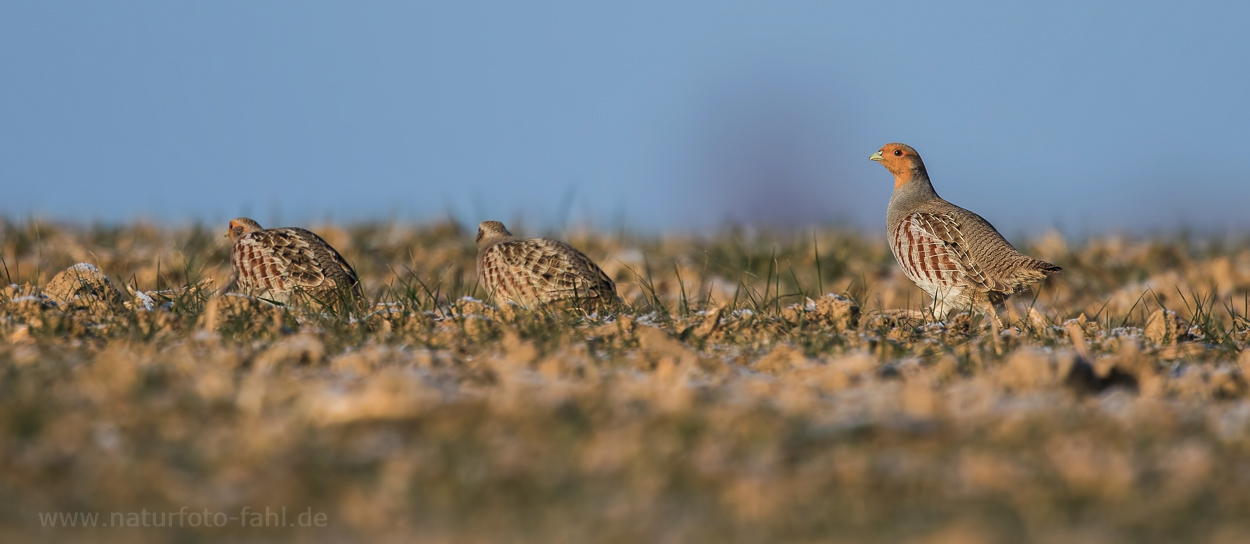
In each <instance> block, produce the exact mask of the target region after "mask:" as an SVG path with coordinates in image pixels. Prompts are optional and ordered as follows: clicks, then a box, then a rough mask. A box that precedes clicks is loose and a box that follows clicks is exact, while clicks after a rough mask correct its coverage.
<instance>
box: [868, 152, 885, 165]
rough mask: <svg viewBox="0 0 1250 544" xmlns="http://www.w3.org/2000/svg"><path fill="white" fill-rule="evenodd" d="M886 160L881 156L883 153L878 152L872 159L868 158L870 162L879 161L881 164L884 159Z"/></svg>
mask: <svg viewBox="0 0 1250 544" xmlns="http://www.w3.org/2000/svg"><path fill="white" fill-rule="evenodd" d="M884 158H885V157H884V156H882V155H881V152H880V151H878V152H876V153H873V154H872V156H871V157H868V160H870V161H878V162H880V161H881V159H884Z"/></svg>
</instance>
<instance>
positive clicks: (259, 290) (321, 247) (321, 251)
mask: <svg viewBox="0 0 1250 544" xmlns="http://www.w3.org/2000/svg"><path fill="white" fill-rule="evenodd" d="M226 236H229V237H230V240H231V241H232V242H234V249H232V250H231V251H230V263H231V264H232V265H233V266H234V276H235V277H234V282H235V283H236V284H237V285H239V286H240V287H241V288H243V290H245V291H247V292H249V293H250V294H253V295H255V296H257V297H259V298H263V299H266V300H270V301H273V302H278V303H282V304H290V303H292V302H294V301H296V300H299V299H300V298H302V297H310V298H312V299H314V300H315V301H317V302H318V303H320V304H323V305H330V306H337V305H338V303H340V302H345V301H350V302H352V303H355V302H358V301H360V300H362V299H363V295H362V293H361V291H360V279H359V278H357V277H356V271H355V270H352V266H351V265H349V264H347V261H346V260H344V259H343V256H342V255H339V252H337V251H335V250H334V248H332V247H330V244H327V243H326V241H325V240H322V239H321V237H320V236H317V235H316V234H313V233H312V232H310V231H307V230H304V229H300V228H291V227H287V228H276V229H264V228H261V226H260V225H259V224H257V223H256V222H255V221H253V220H251V219H248V218H246V217H240V218H238V219H235V220H233V221H231V222H230V230H229V231H228V232H226Z"/></svg>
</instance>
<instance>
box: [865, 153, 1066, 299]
mask: <svg viewBox="0 0 1250 544" xmlns="http://www.w3.org/2000/svg"><path fill="white" fill-rule="evenodd" d="M870 158H871V159H872V160H874V161H877V162H879V163H881V165H882V166H884V167H885V169H886V170H889V171H890V173H891V174H894V195H893V196H892V197H890V206H889V209H888V211H887V212H886V229H887V230H886V235H887V238H888V240H889V243H890V250H891V251H893V252H894V258H895V259H896V260H897V261H898V264H899V266H900V267H902V269H903V272H904V273H906V274H907V277H908V278H910V279H911V281H913V282H915V283H916V285H918V286H919V287H920V288H921V289H922V290H924V291H925V292H926V293H928V294H929V295H930V296H932V297H933V306H932V310H933V314H934V316H935V317H937V318H939V319H941V318H943V317H945V316H946V315H947V313H949V312H950V311H952V310H972V311H978V312H983V313H985V314H987V315H989V316H991V317H993V318H994V321H995V323H997V321H998V317H997V315H996V314H995V307H996V306H999V305H1001V304H1003V303H1004V302H1005V301H1006V300H1007V297H1009V296H1011V294H1012V293H1016V292H1019V291H1022V290H1024V289H1026V288H1028V286H1030V285H1032V284H1034V283H1037V282H1039V281H1041V280H1043V279H1045V278H1046V276H1049V275H1050V274H1053V273H1055V272H1059V271H1060V270H1062V269H1061V268H1059V267H1058V266H1055V265H1053V264H1051V263H1048V262H1045V261H1040V260H1037V259H1034V258H1032V257H1029V256H1027V255H1024V254H1022V253H1020V252H1019V251H1016V248H1014V247H1012V245H1011V244H1010V243H1009V242H1007V240H1006V239H1004V238H1003V236H1002V235H1001V234H999V233H998V231H997V230H995V229H994V226H993V225H991V224H990V223H989V221H986V220H985V219H982V218H981V216H979V215H977V214H975V213H972V212H970V211H968V210H965V209H963V208H960V207H959V206H956V205H954V204H951V203H950V202H947V201H945V200H943V199H942V197H940V196H938V194H937V192H935V191H934V190H933V184H932V183H931V182H930V181H929V173H928V172H927V171H926V170H925V167H924V162H923V161H921V160H920V155H919V154H918V153H916V150H915V149H912V148H911V146H908V145H904V144H900V143H892V144H887V145H886V146H885V147H883V148H881V150H880V151H878V152H876V153H874V154H873V155H872V156H871V157H870Z"/></svg>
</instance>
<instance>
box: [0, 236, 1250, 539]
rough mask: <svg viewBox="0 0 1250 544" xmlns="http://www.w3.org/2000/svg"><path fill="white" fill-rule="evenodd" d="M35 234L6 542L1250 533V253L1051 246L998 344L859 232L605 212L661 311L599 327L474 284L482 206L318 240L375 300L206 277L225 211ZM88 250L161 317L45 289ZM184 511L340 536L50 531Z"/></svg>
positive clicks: (19, 255) (632, 308) (623, 257)
mask: <svg viewBox="0 0 1250 544" xmlns="http://www.w3.org/2000/svg"><path fill="white" fill-rule="evenodd" d="M2 228H3V233H4V236H3V240H4V245H3V247H2V248H0V256H3V267H2V268H0V273H3V274H4V275H5V277H4V278H3V280H5V283H6V284H16V285H15V286H13V287H9V288H8V291H7V292H6V293H5V294H4V295H3V296H0V306H2V308H0V310H2V312H3V322H0V334H3V336H4V338H6V339H7V341H6V342H5V343H4V345H3V346H2V347H0V540H4V541H10V542H12V541H24V540H49V541H64V540H87V541H110V542H111V541H126V542H131V541H186V540H205V539H219V538H223V537H225V538H234V539H244V540H273V539H291V538H300V539H303V540H312V541H340V540H344V539H347V540H380V541H409V540H418V541H435V542H444V541H445V542H452V541H455V542H466V541H467V542H497V541H509V542H544V543H548V542H588V541H596V542H631V543H632V542H773V541H777V540H785V541H821V542H829V541H834V542H839V541H841V542H871V541H882V542H960V543H963V542H972V543H975V542H1021V541H1033V542H1111V541H1123V540H1144V541H1212V542H1240V541H1245V540H1247V539H1250V521H1247V520H1246V518H1245V515H1244V514H1245V512H1247V511H1250V492H1246V491H1245V490H1246V489H1248V488H1250V456H1248V455H1247V454H1248V453H1250V401H1248V399H1247V383H1246V380H1245V378H1244V374H1245V372H1246V371H1247V370H1250V368H1247V366H1248V365H1250V358H1248V357H1243V356H1242V355H1241V351H1242V349H1243V348H1244V347H1245V346H1246V344H1247V342H1250V338H1247V330H1248V323H1247V320H1246V310H1247V300H1250V299H1248V296H1250V295H1248V294H1250V243H1248V242H1245V241H1238V240H1223V241H1211V240H1189V239H1182V238H1176V239H1156V240H1128V239H1121V238H1106V239H1096V240H1092V241H1090V242H1088V243H1084V244H1082V245H1079V246H1071V247H1070V246H1068V245H1067V244H1065V242H1064V241H1063V240H1062V239H1061V238H1060V237H1058V236H1057V235H1050V236H1046V237H1043V238H1041V239H1039V240H1035V241H1034V243H1032V244H1030V245H1027V246H1026V247H1024V248H1022V249H1025V250H1026V251H1027V252H1029V253H1031V254H1033V255H1035V256H1037V257H1039V258H1042V259H1045V260H1047V261H1051V262H1055V263H1058V264H1060V265H1061V266H1063V267H1064V268H1065V272H1063V273H1062V274H1060V275H1058V276H1056V277H1055V278H1053V279H1052V281H1050V282H1049V283H1047V284H1046V285H1044V286H1043V287H1042V288H1041V289H1040V290H1039V291H1038V292H1037V293H1036V294H1035V296H1027V295H1026V296H1022V297H1017V299H1016V300H1015V301H1014V305H1013V312H1014V314H1013V315H1012V316H1011V319H1010V322H1011V324H1012V325H1013V326H1012V327H1011V328H1010V330H1007V331H1004V332H1003V334H1002V335H1001V336H1000V337H999V338H997V339H995V338H994V337H993V336H992V334H991V333H990V332H989V328H988V327H987V326H985V325H984V324H983V323H982V321H984V320H983V319H981V318H979V317H977V318H970V317H969V316H967V315H963V316H959V317H957V318H955V319H953V320H951V322H949V323H947V324H944V325H940V324H924V323H921V322H918V321H910V320H908V319H906V318H904V317H901V316H900V315H899V314H898V313H897V312H895V313H890V312H885V313H882V311H881V310H889V309H900V308H911V309H918V308H920V307H922V305H923V303H924V301H923V299H922V298H921V294H920V292H919V291H918V290H917V289H916V288H915V287H914V286H912V285H911V284H910V283H909V282H908V281H907V280H906V278H904V277H903V276H902V273H901V272H900V271H899V270H898V268H897V266H896V265H895V264H894V263H893V259H892V257H891V256H890V255H889V254H888V252H887V250H886V249H885V245H884V243H883V242H882V240H881V239H879V238H877V237H871V236H864V235H861V234H857V233H851V232H840V231H833V230H822V231H817V232H815V233H812V232H800V233H796V232H755V231H745V230H743V231H726V232H722V233H720V234H718V235H716V236H712V237H703V238H700V237H677V236H671V237H658V238H656V237H637V236H631V235H608V234H602V233H595V232H573V233H571V234H569V235H568V236H566V239H568V240H569V241H570V242H572V243H573V244H574V245H575V246H577V247H580V248H582V249H583V250H584V251H585V252H586V253H587V254H588V255H590V256H591V257H593V258H595V259H597V260H598V261H599V262H601V263H602V264H603V265H604V266H603V267H604V269H605V270H606V271H607V272H608V273H609V274H610V275H611V276H612V277H613V278H614V279H615V280H616V281H617V283H618V285H619V286H620V290H621V294H622V295H623V297H624V298H625V300H626V301H627V303H628V307H626V308H624V309H623V310H622V311H621V312H620V313H619V314H617V315H610V314H589V315H588V314H586V313H585V312H579V311H577V310H575V309H561V310H549V311H536V312H530V311H524V310H520V309H517V308H513V307H504V308H498V309H496V308H494V307H492V306H491V305H489V304H486V303H482V302H478V301H475V300H471V299H466V298H464V297H466V296H472V295H474V294H477V295H478V296H480V295H481V290H480V289H477V290H475V285H474V283H475V282H474V273H473V259H474V255H475V248H474V246H473V238H472V236H471V233H466V232H462V231H461V230H459V229H457V228H455V227H454V226H450V225H428V226H400V225H390V224H369V225H360V226H356V227H352V228H350V229H347V230H343V229H341V228H339V227H335V226H319V227H314V230H316V231H317V232H319V233H320V234H322V236H323V237H324V238H326V240H328V241H329V242H330V243H331V244H332V245H334V246H336V247H337V248H338V249H339V250H340V251H341V252H342V253H343V254H344V256H345V257H347V258H348V260H350V261H352V262H354V263H355V264H356V265H357V270H358V271H359V273H360V275H361V277H362V278H363V280H364V282H365V285H366V287H367V290H368V291H369V292H370V294H371V296H372V297H374V298H375V299H376V300H378V301H379V302H380V303H381V304H382V305H381V306H377V307H375V311H374V312H373V313H371V314H370V315H367V316H358V317H356V318H352V317H351V316H334V315H325V314H321V313H318V312H312V311H300V310H291V309H282V308H274V307H269V306H266V305H264V304H262V303H259V302H255V301H251V300H248V299H244V298H239V297H216V298H213V297H209V296H208V293H209V291H211V290H208V289H206V290H201V289H195V288H192V289H185V287H186V286H188V285H196V284H201V285H203V284H204V282H205V281H206V280H207V279H208V278H211V279H212V280H213V284H212V285H221V284H223V283H224V282H225V280H226V278H227V277H228V270H227V268H226V267H227V264H226V257H227V253H228V248H227V245H226V243H225V241H224V240H222V239H220V238H219V236H220V233H218V232H217V231H216V229H206V228H190V229H181V230H170V229H162V228H157V227H155V226H152V225H143V224H137V225H128V226H122V227H93V228H72V227H66V226H62V225H54V224H46V223H45V224H38V225H35V224H12V223H9V224H4V225H2ZM531 234H539V233H531ZM817 256H819V257H818V258H817ZM76 262H90V263H93V264H95V265H96V266H98V267H99V268H100V269H101V270H103V271H104V272H105V273H107V274H108V275H109V276H110V277H111V278H112V282H113V284H114V285H116V286H119V288H120V287H121V286H123V285H127V286H129V287H130V288H131V289H130V290H134V291H140V292H143V291H151V292H156V291H163V293H153V295H152V298H153V300H154V302H155V303H156V305H157V307H156V308H155V309H153V310H150V311H149V310H142V309H140V310H133V309H131V308H132V307H134V306H136V305H135V304H134V301H133V300H131V296H128V295H123V296H124V297H125V298H126V301H127V302H130V304H129V307H123V306H119V305H117V304H104V305H101V304H90V303H89V302H90V301H84V300H78V301H74V300H71V301H68V302H66V303H63V304H60V305H57V304H56V303H54V302H50V301H47V300H44V299H42V298H39V297H37V296H33V295H36V294H37V293H38V291H39V288H40V287H41V286H44V285H46V284H47V283H48V281H49V280H50V279H51V277H52V275H54V274H55V273H57V272H58V271H60V270H62V269H65V268H66V267H68V266H70V265H72V264H74V263H76ZM121 290H123V291H126V290H127V289H121ZM820 293H837V294H840V295H841V297H834V296H828V297H821V296H820ZM809 297H810V298H811V299H813V300H811V301H810V302H809V301H808V300H807V299H808V298H809ZM843 297H844V298H843ZM852 301H854V303H855V304H856V305H857V307H858V308H860V309H861V311H860V313H859V314H858V315H857V314H856V313H855V312H854V311H852V308H851V306H852V304H851V302H852ZM1005 317H1006V316H1005ZM184 506H186V507H188V508H189V509H190V510H196V511H199V510H204V509H208V510H209V511H211V512H224V513H227V515H237V514H238V513H239V512H240V510H241V509H242V508H243V507H245V506H246V507H250V508H251V509H253V510H257V509H261V510H263V509H264V508H265V507H270V508H271V509H277V508H281V507H285V508H286V509H287V511H288V512H303V511H304V510H305V509H306V508H310V507H311V508H312V509H313V511H315V512H323V513H325V514H326V515H327V519H328V525H327V526H326V527H324V528H273V527H268V528H243V527H240V526H239V522H238V521H232V522H231V523H230V524H229V526H227V527H214V528H207V529H206V528H204V527H198V528H192V527H185V526H184V527H174V528H169V527H165V528H130V529H126V528H116V527H113V528H96V529H88V530H83V529H64V528H55V529H53V528H47V527H41V526H40V521H39V518H38V513H39V512H99V513H102V514H103V516H102V517H103V518H104V519H107V516H108V515H109V514H110V513H113V512H138V511H141V510H142V509H146V510H148V511H149V512H152V511H156V512H166V511H175V512H176V511H178V510H179V509H180V508H181V507H184ZM290 516H291V517H292V518H293V517H294V514H293V513H292V514H290Z"/></svg>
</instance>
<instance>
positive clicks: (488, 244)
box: [477, 221, 617, 307]
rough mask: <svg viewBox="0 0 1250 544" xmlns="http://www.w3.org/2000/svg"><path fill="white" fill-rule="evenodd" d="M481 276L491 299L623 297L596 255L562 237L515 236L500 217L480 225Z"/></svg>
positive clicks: (598, 300)
mask: <svg viewBox="0 0 1250 544" xmlns="http://www.w3.org/2000/svg"><path fill="white" fill-rule="evenodd" d="M477 275H478V278H479V280H480V281H481V282H482V286H483V287H485V288H486V292H487V293H488V294H489V295H490V296H491V297H493V298H495V299H496V300H498V301H511V302H515V303H517V304H520V305H522V306H526V307H535V306H538V305H541V304H549V303H553V302H565V301H569V302H575V301H581V302H586V303H591V304H596V305H598V304H610V303H614V302H616V301H617V295H616V284H615V283H612V280H611V279H610V278H608V275H607V274H604V273H603V270H602V269H600V268H599V265H596V264H595V262H594V261H592V260H590V257H587V256H586V255H584V254H582V252H580V251H578V250H576V249H573V247H572V246H570V245H568V244H566V243H564V242H560V241H557V240H549V239H546V238H515V237H513V236H512V233H511V232H508V229H507V228H505V227H504V226H503V223H500V222H498V221H483V222H482V224H481V225H479V226H478V229H477Z"/></svg>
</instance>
